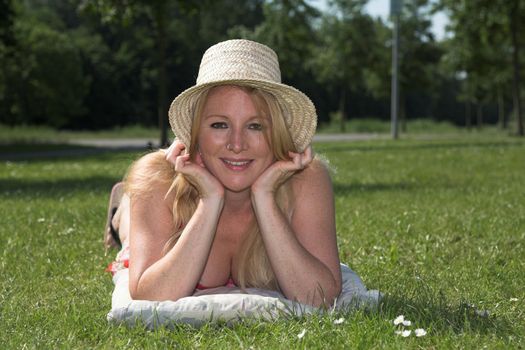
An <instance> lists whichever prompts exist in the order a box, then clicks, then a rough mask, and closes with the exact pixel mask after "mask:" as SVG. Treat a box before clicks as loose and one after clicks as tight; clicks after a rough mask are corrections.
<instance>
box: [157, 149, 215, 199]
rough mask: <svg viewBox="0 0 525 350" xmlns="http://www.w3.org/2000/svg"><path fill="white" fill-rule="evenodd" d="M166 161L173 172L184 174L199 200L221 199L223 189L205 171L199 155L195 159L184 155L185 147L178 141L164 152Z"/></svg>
mask: <svg viewBox="0 0 525 350" xmlns="http://www.w3.org/2000/svg"><path fill="white" fill-rule="evenodd" d="M166 160H167V161H168V162H170V163H172V164H173V165H174V166H175V171H176V172H178V173H181V174H184V175H185V177H186V179H187V180H188V181H189V182H190V183H191V184H192V185H193V186H195V187H196V188H197V191H199V195H200V197H201V198H223V197H224V187H223V186H222V184H221V183H220V182H219V181H218V180H217V179H216V178H215V177H214V176H213V175H212V174H210V172H209V171H208V170H207V169H206V166H205V165H204V162H203V161H202V157H201V155H200V154H199V153H197V154H196V156H195V159H194V160H192V159H191V155H190V154H187V153H186V147H185V146H184V144H183V143H182V142H180V141H178V140H175V142H173V144H172V145H171V146H170V147H169V148H168V149H167V150H166Z"/></svg>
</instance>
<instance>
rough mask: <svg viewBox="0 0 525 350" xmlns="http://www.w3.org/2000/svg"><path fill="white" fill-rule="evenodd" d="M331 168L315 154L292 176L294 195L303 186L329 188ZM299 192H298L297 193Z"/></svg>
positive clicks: (302, 188) (300, 190)
mask: <svg viewBox="0 0 525 350" xmlns="http://www.w3.org/2000/svg"><path fill="white" fill-rule="evenodd" d="M330 173H331V168H330V165H329V163H328V161H327V160H326V159H324V158H323V157H319V156H316V157H315V158H314V159H313V160H312V162H311V163H310V164H309V165H308V166H307V167H305V168H304V169H303V170H301V171H300V172H298V173H297V174H295V175H294V176H292V181H291V182H292V188H293V189H294V192H295V194H296V195H299V193H300V192H304V190H305V188H308V189H309V190H312V189H313V188H318V189H320V190H325V189H327V188H331V186H332V180H331V176H330ZM298 192H299V193H298Z"/></svg>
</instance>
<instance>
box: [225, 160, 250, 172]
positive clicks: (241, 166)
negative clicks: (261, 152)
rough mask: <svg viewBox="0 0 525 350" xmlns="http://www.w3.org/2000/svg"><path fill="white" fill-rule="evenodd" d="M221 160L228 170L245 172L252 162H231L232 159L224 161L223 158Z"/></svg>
mask: <svg viewBox="0 0 525 350" xmlns="http://www.w3.org/2000/svg"><path fill="white" fill-rule="evenodd" d="M221 160H222V162H223V163H224V165H226V167H227V168H228V169H231V170H234V171H242V170H245V169H246V168H248V167H249V166H250V164H251V163H252V161H253V160H250V159H249V160H233V159H225V158H222V159H221Z"/></svg>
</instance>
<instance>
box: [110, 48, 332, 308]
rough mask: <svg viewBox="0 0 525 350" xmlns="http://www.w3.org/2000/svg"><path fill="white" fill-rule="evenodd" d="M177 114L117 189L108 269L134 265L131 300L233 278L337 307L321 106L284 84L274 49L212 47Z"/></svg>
mask: <svg viewBox="0 0 525 350" xmlns="http://www.w3.org/2000/svg"><path fill="white" fill-rule="evenodd" d="M169 118H170V123H171V126H172V129H173V131H174V133H175V135H176V137H177V140H176V141H175V142H174V144H173V145H172V146H171V147H170V148H169V149H168V150H160V151H157V152H154V153H150V154H147V155H145V156H144V157H142V158H141V159H139V160H138V161H136V162H135V163H134V164H133V165H132V167H131V168H130V170H129V173H128V174H127V177H126V179H125V185H124V190H123V189H122V187H121V186H120V185H119V186H116V187H115V189H114V191H113V194H112V198H114V201H115V202H116V201H117V200H118V201H119V203H118V204H119V205H118V210H117V211H116V214H115V215H114V216H112V220H111V224H112V225H110V227H111V228H112V229H113V231H114V233H116V232H117V231H118V236H116V238H118V239H119V240H120V241H121V242H122V250H121V251H120V253H119V255H118V257H117V261H116V262H115V263H113V264H112V266H111V268H110V270H112V271H113V272H115V271H118V270H119V269H123V268H129V292H130V294H131V297H132V298H133V299H145V300H178V299H180V298H182V297H186V296H190V295H192V294H193V293H194V292H195V290H196V289H197V290H198V289H205V288H213V287H219V286H228V285H231V286H233V285H235V286H238V287H241V288H247V287H257V288H265V289H273V290H278V291H280V292H281V293H282V294H284V296H285V297H286V298H288V299H290V300H295V301H298V302H301V303H305V304H309V305H314V306H323V305H324V306H329V305H331V304H332V303H333V302H334V299H335V298H336V297H337V296H338V295H339V293H340V292H341V269H340V263H339V256H338V251H337V242H336V232H335V215H334V198H333V191H332V185H331V180H330V176H329V173H328V171H327V168H326V167H325V165H324V164H323V163H322V162H321V161H319V160H318V159H316V158H315V157H314V156H313V152H312V148H311V145H310V143H311V140H312V137H313V134H314V133H315V128H316V123H317V116H316V112H315V108H314V106H313V104H312V102H311V101H310V99H309V98H308V97H307V96H306V95H304V94H303V93H302V92H300V91H298V90H297V89H295V88H293V87H290V86H287V85H285V84H282V83H281V82H280V71H279V65H278V60H277V55H276V54H275V53H274V52H273V51H272V50H271V49H270V48H268V47H267V46H264V45H262V44H259V43H256V42H253V41H248V40H229V41H225V42H222V43H219V44H217V45H214V46H212V47H211V48H209V49H208V50H207V51H206V53H205V54H204V56H203V58H202V62H201V66H200V69H199V75H198V78H197V84H196V85H195V86H193V87H191V88H189V89H188V90H186V91H184V92H183V93H181V94H180V95H179V96H178V97H177V98H175V100H174V101H173V103H172V104H171V107H170V111H169ZM123 191H124V192H125V194H124V195H122V196H121V195H120V194H119V192H123ZM112 206H114V207H117V205H112ZM111 237H112V236H111V235H109V234H107V237H106V243H107V244H109V245H112V244H113V245H115V244H116V241H115V240H114V239H112V238H111Z"/></svg>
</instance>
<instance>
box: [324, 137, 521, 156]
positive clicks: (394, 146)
mask: <svg viewBox="0 0 525 350" xmlns="http://www.w3.org/2000/svg"><path fill="white" fill-rule="evenodd" d="M401 142H403V141H401ZM524 145H525V143H524V142H521V141H509V142H469V141H468V140H466V141H465V142H432V141H424V142H423V141H414V142H410V143H404V142H403V143H395V141H391V142H388V143H381V144H373V145H369V146H367V145H356V144H354V143H347V144H346V145H345V144H341V143H338V144H334V145H330V144H323V145H318V147H319V150H320V152H322V153H325V152H334V153H335V152H348V151H359V152H375V151H385V150H387V151H392V152H397V151H412V150H421V149H428V150H436V149H467V148H484V149H486V148H509V147H520V146H524Z"/></svg>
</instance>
